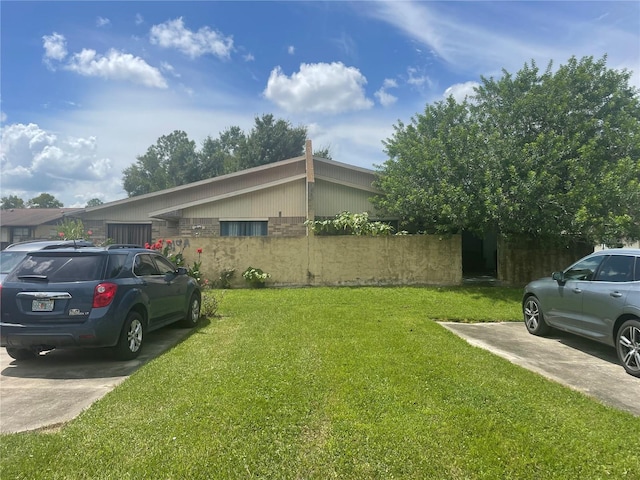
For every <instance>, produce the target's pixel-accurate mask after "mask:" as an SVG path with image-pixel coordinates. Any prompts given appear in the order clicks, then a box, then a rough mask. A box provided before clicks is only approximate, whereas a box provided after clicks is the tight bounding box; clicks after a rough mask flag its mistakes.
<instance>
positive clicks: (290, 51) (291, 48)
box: [287, 45, 296, 55]
mask: <svg viewBox="0 0 640 480" xmlns="http://www.w3.org/2000/svg"><path fill="white" fill-rule="evenodd" d="M287 53H288V54H289V55H293V54H294V53H296V47H294V46H293V45H289V48H287Z"/></svg>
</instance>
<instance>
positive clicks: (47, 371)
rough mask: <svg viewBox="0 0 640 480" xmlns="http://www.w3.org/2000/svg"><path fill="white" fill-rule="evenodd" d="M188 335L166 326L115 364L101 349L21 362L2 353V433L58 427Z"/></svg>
mask: <svg viewBox="0 0 640 480" xmlns="http://www.w3.org/2000/svg"><path fill="white" fill-rule="evenodd" d="M191 331H192V330H190V329H186V328H177V327H174V326H169V327H165V328H162V329H160V330H157V331H155V332H151V333H149V334H147V336H146V339H145V344H144V349H143V350H142V353H141V354H140V356H139V357H138V358H137V359H135V360H131V361H128V362H119V361H115V360H114V359H113V357H112V356H111V355H110V353H109V352H108V351H105V350H103V349H83V350H80V349H79V350H52V351H51V352H48V353H45V354H43V355H41V356H40V357H39V358H37V359H34V360H29V361H24V362H16V361H15V360H13V359H12V358H11V357H9V355H7V352H6V350H5V349H4V348H1V349H0V433H11V432H21V431H26V430H36V429H42V428H56V427H57V426H59V425H61V424H63V423H65V422H68V421H69V420H72V419H73V418H75V417H77V416H78V415H79V414H80V413H81V412H82V411H83V410H85V409H86V408H88V407H89V406H90V405H91V404H92V403H93V402H95V401H96V400H98V399H100V398H102V397H103V396H104V395H106V394H107V393H108V392H110V391H111V390H113V389H114V388H115V387H116V386H117V385H118V384H120V383H121V382H123V381H124V380H125V379H126V378H127V377H128V376H129V375H131V374H132V373H133V372H135V371H136V370H137V369H138V368H139V367H140V366H141V365H143V364H145V363H147V362H148V361H150V360H152V359H153V358H155V357H157V356H158V355H160V354H161V353H162V352H164V351H166V350H168V349H169V348H171V347H172V346H174V345H175V344H177V343H178V342H179V341H180V340H182V339H183V338H185V337H186V336H187V335H188V334H189V333H190V332H191Z"/></svg>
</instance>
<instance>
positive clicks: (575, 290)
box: [573, 287, 582, 293]
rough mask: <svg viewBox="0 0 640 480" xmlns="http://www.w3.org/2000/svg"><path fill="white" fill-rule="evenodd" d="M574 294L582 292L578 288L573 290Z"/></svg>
mask: <svg viewBox="0 0 640 480" xmlns="http://www.w3.org/2000/svg"><path fill="white" fill-rule="evenodd" d="M573 293H582V290H580V289H579V288H577V287H576V288H574V289H573Z"/></svg>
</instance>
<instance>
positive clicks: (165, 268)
mask: <svg viewBox="0 0 640 480" xmlns="http://www.w3.org/2000/svg"><path fill="white" fill-rule="evenodd" d="M154 259H155V261H156V265H157V266H158V271H159V272H160V274H161V275H166V274H167V273H173V272H175V271H176V267H175V266H174V265H173V264H172V263H171V262H170V261H169V260H167V259H166V258H164V257H162V256H160V255H154Z"/></svg>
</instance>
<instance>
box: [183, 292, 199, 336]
mask: <svg viewBox="0 0 640 480" xmlns="http://www.w3.org/2000/svg"><path fill="white" fill-rule="evenodd" d="M198 320H200V297H199V296H198V295H196V294H195V293H194V294H193V295H191V299H190V300H189V311H188V312H187V316H186V317H184V319H183V320H182V322H180V326H182V327H184V328H192V327H195V326H196V325H197V324H198Z"/></svg>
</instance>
